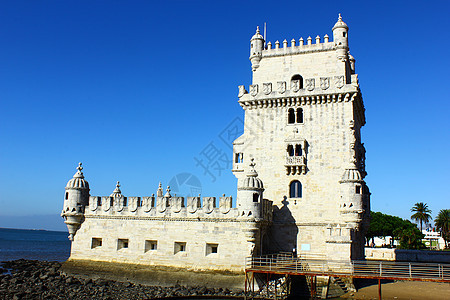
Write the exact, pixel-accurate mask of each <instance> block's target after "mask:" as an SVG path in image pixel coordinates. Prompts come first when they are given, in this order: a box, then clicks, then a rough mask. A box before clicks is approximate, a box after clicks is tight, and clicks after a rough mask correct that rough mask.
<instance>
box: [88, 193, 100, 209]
mask: <svg viewBox="0 0 450 300" xmlns="http://www.w3.org/2000/svg"><path fill="white" fill-rule="evenodd" d="M89 208H90V209H91V211H96V210H97V208H98V201H97V197H94V196H90V197H89Z"/></svg>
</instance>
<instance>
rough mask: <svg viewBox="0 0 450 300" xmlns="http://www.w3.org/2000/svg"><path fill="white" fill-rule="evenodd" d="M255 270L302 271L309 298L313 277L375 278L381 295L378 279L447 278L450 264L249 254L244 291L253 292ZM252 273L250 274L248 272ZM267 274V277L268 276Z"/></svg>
mask: <svg viewBox="0 0 450 300" xmlns="http://www.w3.org/2000/svg"><path fill="white" fill-rule="evenodd" d="M255 273H266V274H267V275H269V274H279V275H304V276H309V277H310V278H311V284H310V290H311V298H312V299H315V297H316V295H315V290H316V286H315V283H316V277H317V276H331V277H339V278H342V277H347V278H366V279H378V294H379V299H381V280H383V279H387V280H413V281H431V282H450V264H433V263H417V262H388V261H333V260H325V259H315V258H301V257H294V256H293V255H291V254H276V255H266V256H260V257H249V258H247V261H246V269H245V291H246V292H247V291H253V292H254V276H253V274H255ZM249 275H251V276H249ZM267 278H269V277H267Z"/></svg>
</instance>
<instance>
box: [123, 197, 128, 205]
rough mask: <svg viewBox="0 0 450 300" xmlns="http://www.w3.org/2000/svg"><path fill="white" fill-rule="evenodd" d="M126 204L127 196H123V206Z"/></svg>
mask: <svg viewBox="0 0 450 300" xmlns="http://www.w3.org/2000/svg"><path fill="white" fill-rule="evenodd" d="M127 205H128V199H127V197H123V206H127Z"/></svg>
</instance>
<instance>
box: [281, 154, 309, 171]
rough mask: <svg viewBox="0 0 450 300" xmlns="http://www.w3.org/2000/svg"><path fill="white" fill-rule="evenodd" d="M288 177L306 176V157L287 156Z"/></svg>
mask: <svg viewBox="0 0 450 300" xmlns="http://www.w3.org/2000/svg"><path fill="white" fill-rule="evenodd" d="M284 166H285V167H286V175H295V174H298V175H300V174H306V158H305V157H304V156H286V162H285V164H284Z"/></svg>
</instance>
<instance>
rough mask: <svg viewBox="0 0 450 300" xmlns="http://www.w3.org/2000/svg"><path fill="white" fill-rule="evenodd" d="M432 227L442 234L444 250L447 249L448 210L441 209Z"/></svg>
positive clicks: (449, 214) (449, 218)
mask: <svg viewBox="0 0 450 300" xmlns="http://www.w3.org/2000/svg"><path fill="white" fill-rule="evenodd" d="M434 225H435V226H436V229H438V230H439V231H440V232H441V234H442V238H443V239H444V241H445V248H448V244H449V241H450V209H441V210H440V211H439V214H438V215H437V217H436V219H435V220H434Z"/></svg>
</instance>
